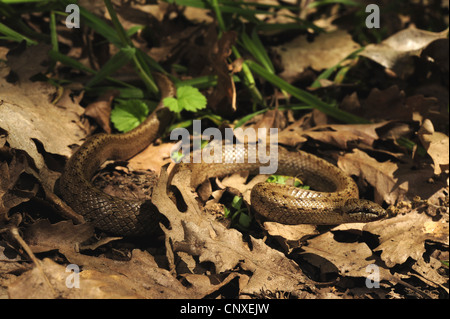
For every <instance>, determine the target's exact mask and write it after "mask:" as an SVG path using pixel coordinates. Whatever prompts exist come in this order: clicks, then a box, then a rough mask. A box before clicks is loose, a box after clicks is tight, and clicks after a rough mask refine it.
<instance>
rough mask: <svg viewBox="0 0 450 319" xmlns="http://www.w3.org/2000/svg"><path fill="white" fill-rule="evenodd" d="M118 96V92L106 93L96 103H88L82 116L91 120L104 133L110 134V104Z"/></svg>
mask: <svg viewBox="0 0 450 319" xmlns="http://www.w3.org/2000/svg"><path fill="white" fill-rule="evenodd" d="M118 95H119V91H117V90H113V91H109V92H106V93H105V94H103V95H102V96H100V97H99V98H98V99H97V101H95V102H92V103H90V104H89V105H88V106H87V107H86V109H85V112H84V114H86V115H87V116H89V117H91V118H93V119H94V120H95V121H96V122H97V123H98V125H100V127H101V128H102V129H103V130H104V131H105V132H106V133H111V126H110V124H109V122H110V121H109V118H110V115H111V103H112V101H113V99H114V98H115V97H116V96H118Z"/></svg>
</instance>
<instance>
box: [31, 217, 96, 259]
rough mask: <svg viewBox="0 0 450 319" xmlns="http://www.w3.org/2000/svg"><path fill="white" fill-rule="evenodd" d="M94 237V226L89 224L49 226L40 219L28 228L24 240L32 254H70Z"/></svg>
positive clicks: (70, 222)
mask: <svg viewBox="0 0 450 319" xmlns="http://www.w3.org/2000/svg"><path fill="white" fill-rule="evenodd" d="M92 236H94V226H92V225H91V224H89V223H86V224H81V225H74V224H73V223H72V221H62V222H59V223H56V224H50V222H49V221H48V220H45V219H41V220H39V221H37V222H35V223H34V224H33V225H31V226H30V227H28V228H27V229H26V230H25V232H24V239H25V241H26V242H27V244H28V245H29V246H30V248H31V250H32V251H33V252H34V253H40V252H46V251H50V250H55V249H56V250H59V252H60V253H62V254H65V252H68V253H71V252H74V251H75V248H76V246H79V245H80V244H81V243H82V242H84V241H86V240H88V239H89V238H91V237H92Z"/></svg>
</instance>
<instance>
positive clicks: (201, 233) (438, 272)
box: [0, 4, 449, 298]
mask: <svg viewBox="0 0 450 319" xmlns="http://www.w3.org/2000/svg"><path fill="white" fill-rule="evenodd" d="M134 5H135V4H133V6H134ZM100 10H101V9H100ZM138 10H142V12H152V14H153V16H155V17H159V20H160V21H162V17H163V16H164V15H165V14H166V13H167V11H165V10H168V8H167V7H164V6H147V5H142V6H138ZM126 13H127V11H125V10H124V12H123V17H122V14H121V19H122V20H123V21H124V22H127V21H128V19H130V21H131V20H133V17H132V15H128V16H127V15H126ZM186 14H187V13H186ZM193 14H194V13H193ZM196 14H198V16H197V15H196ZM203 14H204V11H202V10H199V11H198V12H196V13H195V14H194V15H193V16H190V17H188V15H187V17H188V19H192V21H211V20H208V16H203ZM134 18H136V19H137V18H138V17H134ZM206 23H208V22H206ZM327 23H328V22H327ZM130 25H133V23H131V24H130ZM337 32H338V34H340V36H339V37H333V38H332V39H334V40H336V41H337V42H338V43H337V44H339V45H345V48H346V49H345V50H344V49H342V48H341V47H336V48H337V51H340V53H341V54H340V55H339V56H337V55H335V54H334V55H333V58H335V59H336V60H332V61H331V60H330V59H328V58H327V59H323V58H322V59H314V60H312V61H309V60H305V59H300V60H301V62H302V63H303V64H301V65H299V66H296V67H295V68H294V67H292V68H289V67H288V68H286V66H289V65H291V64H290V62H288V61H289V60H286V58H288V56H283V58H282V63H283V64H284V67H285V68H286V69H287V71H289V72H291V73H290V74H289V76H287V77H286V78H289V79H291V80H294V79H298V75H303V74H307V73H308V72H309V71H308V68H309V69H313V70H317V71H320V70H323V69H327V68H329V67H332V66H333V65H335V64H337V63H338V62H340V61H341V60H342V59H343V58H344V57H345V56H347V55H348V54H349V53H351V52H352V51H354V50H355V49H356V48H357V46H356V43H355V42H353V41H352V40H351V37H349V35H348V33H347V32H342V31H337ZM198 34H201V32H200V33H199V29H195V28H192V27H189V28H188V29H186V30H185V31H184V32H181V33H176V36H175V37H174V38H173V39H172V40H171V41H167V42H165V45H162V46H159V47H157V46H155V47H154V48H152V49H151V50H150V55H152V56H153V57H156V58H157V60H158V61H161V60H164V59H165V58H167V57H173V56H175V55H176V54H180V56H182V55H183V54H185V55H187V54H189V52H190V51H188V50H187V51H185V52H182V53H180V52H179V51H178V52H177V50H178V48H177V44H178V43H179V42H180V41H181V42H182V41H186V39H188V37H190V36H192V35H198ZM442 37H443V33H430V32H424V31H421V30H417V29H413V28H410V29H406V30H405V31H403V32H402V31H400V32H398V33H397V34H394V35H393V36H391V38H389V39H387V40H385V41H383V42H382V43H381V44H379V45H372V46H366V49H365V50H364V51H363V52H362V53H360V55H361V56H366V57H368V58H370V59H372V60H373V61H375V62H376V63H379V64H380V65H382V66H383V67H384V68H387V69H386V70H388V69H392V70H393V72H394V76H398V77H400V78H401V79H404V78H408V76H410V74H411V72H414V71H416V72H417V70H415V69H414V66H413V69H411V64H405V63H404V61H410V57H414V58H418V59H421V58H424V57H427V58H428V57H436V59H435V60H433V61H435V62H434V63H437V64H439V66H440V67H441V68H442V69H443V70H444V72H445V62H443V61H444V60H442V59H439V58H438V57H437V56H436V54H434V55H433V52H432V50H431V49H430V48H431V46H432V45H436V44H434V43H436V41H442ZM325 38H326V36H325V37H317V38H316V40H317V41H315V42H314V41H313V42H312V43H313V45H315V46H316V50H319V51H317V55H318V56H319V57H321V56H327V55H326V53H327V52H326V51H327V50H326V48H327V46H329V45H330V43H329V41H328V40H327V41H325V40H324V39H325ZM412 39H414V41H416V42H417V43H416V44H417V45H415V46H414V47H411V48H405V47H402V46H398V45H397V44H396V45H392V42H393V41H400V44H402V42H401V41H405V40H408V41H409V40H411V41H413V40H412ZM299 41H300V43H305V44H306V42H308V41H306V42H305V38H303V39H294V40H293V41H292V42H291V43H287V44H286V45H283V47H284V48H285V47H297V48H299V47H303V45H302V46H299V44H298V42H299ZM302 41H303V42H302ZM424 41H425V42H424ZM447 41H448V39H447ZM396 43H397V42H396ZM439 43H440V44H439V45H440V46H442V43H441V42H439ZM190 45H191V50H193V48H195V49H198V46H197V44H190ZM210 46H211V45H210V44H208V45H206V47H207V48H205V50H211V48H210ZM228 48H229V43H228V44H227V45H225V47H224V48H223V50H222V51H219V52H218V53H217V56H218V57H222V56H225V53H226V50H227V49H228ZM279 48H280V47H278V49H277V48H274V50H275V51H277V50H278V53H280V54H282V53H283V52H285V51H283V50H281V49H279ZM47 49H48V48H42V47H37V48H35V49H34V50H37V51H38V52H41V53H42V50H47ZM294 51H295V50H288V51H286V52H289V54H292V53H293V52H294ZM303 51H304V54H305V56H309V55H310V54H311V52H310V51H309V50H308V49H306V48H303ZM303 51H301V52H303ZM335 51H336V50H335ZM335 51H333V52H335ZM191 52H192V51H191ZM301 52H300V53H298V52H297V53H296V55H295V56H297V57H298V54H303V53H301ZM333 52H330V53H333ZM374 52H375V53H376V54H375V53H374ZM16 54H17V53H16ZM70 54H71V55H73V56H77V52H76V50H73V51H72V52H71V53H70ZM27 55H28V56H29V55H33V52H31V51H30V52H27V51H25V53H24V55H23V60H22V61H26V62H20V61H21V60H17V59H16V62H15V64H14V63H12V64H11V65H10V66H11V68H13V69H14V68H15V65H16V66H20V67H16V70H17V75H18V76H19V77H20V79H21V82H20V85H17V84H15V85H12V84H10V83H8V82H6V81H5V77H6V75H7V74H8V72H9V69H8V68H5V67H4V65H2V69H1V73H0V74H1V77H0V81H1V82H0V94H1V99H2V103H1V105H0V111H1V116H0V159H1V161H0V174H1V175H0V181H1V182H0V231H1V232H0V234H5V233H7V230H8V229H12V228H14V227H17V226H20V228H21V229H22V230H23V238H24V239H25V240H26V244H27V245H28V247H29V249H31V252H32V253H33V254H35V255H36V256H37V257H38V259H39V262H38V263H39V267H37V265H36V264H34V263H30V262H29V258H28V257H27V254H26V253H25V250H24V249H25V248H24V247H23V246H21V245H19V244H18V243H17V242H14V241H11V240H8V239H5V238H6V237H2V238H3V239H2V240H1V241H0V288H1V289H0V296H1V295H7V296H8V297H10V298H205V297H206V298H216V297H219V296H227V293H226V291H227V290H230V289H231V288H232V287H237V291H238V293H237V294H235V295H233V297H241V298H245V297H269V296H270V295H271V294H272V293H281V294H287V295H288V296H290V297H292V298H336V297H338V298H349V297H353V298H359V297H364V298H371V297H378V298H395V297H396V298H398V297H403V298H404V297H405V296H415V297H417V296H420V297H431V298H438V297H439V295H441V294H446V295H447V296H448V268H447V273H446V272H445V268H444V267H443V266H442V265H443V264H442V263H441V261H442V260H448V232H449V231H448V165H449V164H448V147H449V146H448V116H442V114H448V113H446V110H445V107H447V105H446V104H445V101H446V100H445V95H444V98H442V97H441V96H440V97H438V96H436V97H434V96H433V95H431V96H430V94H428V95H426V94H425V95H424V94H420V90H417V92H419V93H418V94H416V93H415V92H411V91H407V90H405V89H404V87H402V86H401V83H400V84H399V82H395V81H394V82H393V83H394V84H393V85H391V86H388V85H386V86H384V87H382V88H376V87H374V88H370V90H368V92H366V94H365V95H364V94H359V92H358V94H355V93H354V92H353V93H350V94H349V95H348V96H347V98H346V99H344V101H346V103H345V105H344V104H342V106H343V107H344V108H350V109H352V112H353V111H354V112H355V113H356V114H361V115H363V116H364V117H366V118H369V119H377V120H379V121H378V123H376V124H364V125H344V124H336V123H334V122H333V121H331V120H330V119H328V118H327V117H326V116H324V115H323V114H320V112H317V111H313V112H311V113H306V114H304V115H303V116H302V117H301V118H300V119H299V120H296V116H294V115H293V113H289V112H284V113H283V112H280V111H276V112H277V113H274V112H267V113H265V114H264V115H260V116H258V117H255V118H254V119H251V120H250V121H249V122H248V123H247V126H250V125H252V123H253V125H254V127H261V126H262V127H272V126H275V127H278V128H279V130H280V134H279V141H280V142H281V143H283V144H284V145H288V146H291V147H293V148H295V147H302V148H304V149H307V150H309V151H313V152H315V153H316V154H318V155H320V156H321V157H324V158H326V159H328V160H330V161H332V162H334V163H336V164H337V165H338V166H339V167H340V168H341V169H343V170H344V171H345V172H346V173H347V174H349V175H352V176H354V177H355V178H356V180H357V182H358V186H359V188H360V190H361V191H362V193H363V194H364V197H366V198H372V199H373V200H375V201H376V202H378V203H380V204H383V205H384V206H385V207H387V206H390V207H389V209H390V211H391V213H392V215H393V216H392V217H391V218H389V219H386V220H381V221H376V222H372V223H368V224H366V225H361V224H349V225H340V226H337V227H316V226H311V225H298V226H288V225H280V224H277V223H271V222H266V221H260V220H258V219H256V220H255V223H256V224H257V226H256V227H259V228H260V230H259V231H258V232H255V231H254V230H251V231H250V232H249V233H244V234H243V233H242V232H240V231H238V230H236V229H232V228H229V227H228V224H227V223H226V222H224V221H223V218H217V217H216V216H217V215H220V214H222V211H221V210H222V207H223V206H221V205H218V206H214V205H215V204H217V203H219V202H224V201H226V199H227V191H228V190H230V189H231V190H232V194H233V195H234V194H235V193H240V194H242V195H243V198H244V201H245V202H246V203H247V204H250V202H249V196H248V194H249V190H250V189H251V187H252V185H253V184H254V183H256V182H257V181H259V180H261V179H263V178H264V177H258V176H257V177H255V178H254V179H253V180H250V181H249V178H248V177H247V176H246V175H245V174H238V175H235V176H231V177H228V178H225V179H223V180H217V181H216V184H217V185H218V186H219V190H215V187H213V186H208V187H205V188H204V189H203V191H202V192H203V194H201V195H200V198H202V199H203V200H204V201H206V202H207V203H209V206H208V207H210V208H211V207H215V209H216V210H217V211H216V214H214V215H213V214H210V213H208V214H207V210H206V208H203V209H202V207H201V206H202V205H200V206H199V202H198V199H197V195H196V193H193V191H192V190H191V189H190V187H189V185H186V181H187V180H189V176H185V175H183V176H178V177H177V176H175V178H174V180H172V181H171V182H172V187H176V188H177V189H178V191H179V194H178V195H179V196H178V197H181V198H182V199H183V201H184V203H185V206H186V207H185V209H184V210H182V209H180V207H178V206H177V205H175V204H174V203H173V201H172V199H171V198H169V197H168V195H167V193H166V188H167V186H168V183H169V182H170V180H169V179H168V175H167V173H166V171H165V169H164V168H163V169H162V171H161V177H160V178H159V180H158V181H157V184H156V186H154V190H153V197H152V198H153V199H152V200H153V202H154V204H155V205H156V206H158V208H159V210H160V212H161V213H162V214H163V215H165V216H166V217H167V219H168V220H169V222H170V227H169V226H168V227H165V226H162V229H163V235H161V236H159V237H157V238H155V243H153V244H148V245H146V247H145V249H143V248H142V246H141V245H136V244H134V243H133V242H131V243H130V242H128V241H127V240H126V239H121V238H115V237H108V236H106V237H104V236H105V235H104V234H102V236H103V237H101V238H100V239H99V238H98V237H97V235H96V233H95V231H94V229H93V228H92V226H91V225H89V224H80V225H75V224H73V223H72V222H71V221H58V220H59V219H57V218H56V219H55V218H54V216H48V215H46V214H45V213H44V214H42V213H41V215H40V216H38V217H37V218H36V219H35V216H34V215H33V214H32V211H33V210H34V208H31V212H28V213H26V214H23V216H24V218H23V219H22V220H21V219H20V218H19V219H17V218H16V217H17V216H18V214H17V212H18V211H22V210H23V209H26V206H23V203H26V202H28V201H33V203H35V202H34V201H35V200H37V199H39V198H41V201H40V202H39V203H40V204H42V194H40V192H39V187H40V186H42V185H43V187H44V188H47V190H48V189H49V188H50V187H52V186H53V184H54V182H55V180H56V178H57V176H58V174H59V173H58V171H60V169H59V168H58V167H57V165H56V166H55V163H58V162H61V159H62V158H67V157H68V156H70V154H71V149H72V148H73V146H74V145H80V144H81V143H82V141H83V139H84V138H85V136H86V135H87V134H88V133H90V129H89V128H88V126H87V125H86V123H85V122H84V123H82V122H80V116H82V114H84V110H83V108H82V107H80V105H79V102H80V100H77V98H75V99H74V98H73V95H72V94H71V93H70V91H69V90H65V91H64V94H63V97H62V98H61V99H60V100H59V102H58V103H56V104H54V103H51V101H52V97H53V96H54V95H55V94H57V92H55V90H54V88H53V87H51V86H48V85H43V84H42V83H39V82H30V81H28V78H29V77H30V76H31V75H33V74H34V73H38V72H42V71H43V68H42V66H39V67H38V66H37V65H34V64H33V63H32V62H29V59H26V56H27ZM191 55H192V54H191ZM39 56H41V57H42V58H45V55H42V54H40V55H39ZM193 56H194V55H193ZM447 57H448V49H447ZM217 59H219V58H217ZM12 60H13V59H12ZM300 60H299V61H300ZM85 62H86V61H85V60H84V61H83V63H85ZM325 62H327V63H328V64H326V63H325ZM24 63H25V65H23V64H24ZM221 63H222V62H221ZM447 63H448V62H447ZM225 66H226V67H229V66H228V65H225V64H224V65H219V66H218V67H217V68H220V70H222V69H223V70H222V71H224V70H225V69H226V68H225ZM282 66H283V65H282ZM198 69H200V68H198V67H197V70H198ZM220 70H219V71H220ZM446 70H447V71H446V72H447V73H448V64H447V69H446ZM216 71H217V70H216ZM219 71H217V72H219ZM222 71H221V72H222ZM222 73H224V72H222ZM225 73H226V72H225ZM387 73H388V74H390V76H392V73H389V72H387ZM222 76H223V77H222V81H223V83H224V84H223V86H224V87H225V89H224V90H225V92H216V94H219V95H220V97H221V99H223V98H225V100H232V101H234V100H235V98H236V96H235V94H236V92H235V90H236V88H235V87H234V85H235V83H234V82H233V81H232V80H231V77H230V76H224V74H222ZM436 87H437V86H435V87H434V88H435V89H436ZM419 89H421V90H422V91H424V90H425V89H429V87H422V88H419ZM447 91H448V90H447ZM428 92H430V91H428ZM447 97H448V95H447ZM79 98H80V99H81V98H82V96H80V97H79ZM215 99H216V100H217V102H215V104H216V103H217V105H219V103H220V101H219V100H221V99H217V98H215ZM36 101H39V105H37V103H36ZM443 101H444V103H442V102H443ZM43 103H45V108H41V106H42V105H43ZM109 103H110V100H109V99H108V98H107V102H106V103H103V104H104V105H97V106H95V105H94V106H93V109H94V115H93V117H94V118H98V119H97V121H98V122H99V123H101V124H100V126H102V127H103V128H104V129H105V130H108V124H107V123H108V121H106V120H105V119H106V118H107V116H105V110H106V112H109V110H108V109H109ZM446 103H448V102H446ZM38 106H39V107H38ZM443 106H444V109H443ZM217 107H218V106H216V108H217ZM239 107H240V105H239V104H236V105H235V104H234V102H233V104H232V106H231V109H232V110H233V111H235V110H236V108H237V109H239ZM274 114H276V115H274ZM19 115H20V116H21V118H20V120H18V116H19ZM91 115H92V113H91ZM25 123H26V125H25ZM55 136H57V138H54V137H55ZM402 137H406V138H411V139H414V138H415V137H417V139H418V142H419V144H418V145H416V147H418V146H421V147H423V148H424V150H425V156H422V157H418V155H417V154H414V153H413V154H410V153H408V152H405V150H404V149H403V148H402V146H401V145H399V142H398V141H399V139H400V138H402ZM170 148H171V144H166V143H162V144H161V145H160V146H157V147H156V148H155V147H154V146H150V147H149V148H148V149H147V150H146V151H144V152H143V153H142V154H140V156H142V157H141V158H140V159H139V160H138V161H137V162H136V160H135V164H134V165H137V166H133V164H132V165H130V167H133V168H136V167H137V169H139V170H145V169H149V168H151V169H154V168H155V167H160V166H162V165H163V164H164V163H166V162H167V158H168V150H169V149H170ZM155 153H156V154H158V156H155ZM413 155H415V156H413ZM148 158H152V159H154V161H153V163H150V161H149V160H148ZM131 163H133V162H132V161H131ZM59 165H61V164H59ZM157 170H158V168H157V169H156V171H157ZM188 173H189V172H186V174H188ZM25 181H28V184H27V183H25ZM24 186H25V187H24ZM44 202H45V200H44ZM207 205H208V204H207ZM31 207H33V206H31ZM205 207H206V206H205ZM28 210H30V207H28ZM49 210H51V208H49V206H48V205H47V206H45V205H44V211H45V212H46V213H48V211H49ZM395 214H396V216H395ZM19 215H20V214H19ZM47 218H49V219H50V220H52V222H49V221H48V220H47ZM3 225H5V226H3ZM14 225H15V226H14ZM68 264H76V265H77V266H79V267H80V270H81V271H80V280H81V282H82V286H81V289H69V288H67V282H66V280H67V278H68V273H67V271H66V266H67V265H68ZM372 265H376V266H377V267H378V268H377V269H378V270H379V275H380V278H379V279H380V280H381V288H382V289H381V290H373V289H369V288H367V287H365V286H364V285H361V286H360V287H359V288H355V285H357V284H358V282H359V281H358V280H360V279H361V278H363V279H366V278H367V277H368V275H369V274H370V269H372V268H370V267H371V266H372ZM443 269H444V270H443ZM330 278H331V279H330ZM325 284H326V285H325ZM324 285H325V286H324ZM364 287H365V288H364ZM430 287H432V288H434V290H432V293H425V292H424V291H426V290H427V289H430ZM358 289H360V290H358ZM336 291H338V293H336ZM344 291H345V292H344ZM428 291H429V290H428ZM399 293H400V294H401V296H400V295H399Z"/></svg>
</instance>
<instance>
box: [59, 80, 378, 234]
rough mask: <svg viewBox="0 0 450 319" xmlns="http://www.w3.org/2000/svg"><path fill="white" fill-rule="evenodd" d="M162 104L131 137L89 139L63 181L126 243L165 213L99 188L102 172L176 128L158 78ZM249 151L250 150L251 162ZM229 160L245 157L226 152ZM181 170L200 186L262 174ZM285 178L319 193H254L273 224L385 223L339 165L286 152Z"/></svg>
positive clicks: (210, 167)
mask: <svg viewBox="0 0 450 319" xmlns="http://www.w3.org/2000/svg"><path fill="white" fill-rule="evenodd" d="M155 80H156V82H157V85H158V87H159V88H160V92H161V100H160V102H159V104H158V106H157V107H156V109H155V110H154V111H153V112H152V113H151V114H150V115H149V117H148V118H147V119H146V120H145V121H144V122H143V123H142V124H141V125H139V126H138V127H137V128H135V129H134V130H132V131H130V132H128V133H124V134H96V135H93V136H91V137H90V138H88V139H87V140H86V141H85V142H84V143H83V144H82V145H81V146H80V148H79V149H78V150H77V151H76V152H75V153H74V154H73V155H72V156H71V158H70V159H69V161H68V162H67V164H66V166H65V168H64V171H63V174H62V176H61V178H60V182H59V193H60V196H61V197H62V198H63V200H64V201H66V203H67V204H68V205H69V206H70V207H72V209H73V210H74V211H75V212H77V213H79V214H81V215H83V217H84V218H85V219H86V220H88V221H90V222H92V223H93V224H94V225H95V226H96V227H97V228H99V229H101V230H104V231H107V232H111V233H114V234H117V235H122V236H140V235H145V234H151V233H154V232H156V230H157V229H158V228H159V222H160V221H161V218H162V217H161V214H159V212H158V211H157V210H156V208H155V207H154V206H153V205H152V203H151V201H149V200H147V201H142V200H129V199H121V198H118V197H114V196H110V195H108V194H106V193H104V192H102V191H101V190H99V189H98V188H96V187H95V186H93V184H92V183H91V179H92V177H93V175H94V174H95V172H96V170H97V169H98V168H99V167H100V165H101V164H102V163H103V162H105V161H106V160H107V159H112V160H125V159H129V158H131V157H132V156H134V155H135V154H137V153H138V152H140V151H142V150H143V149H144V148H145V147H146V146H147V145H149V144H150V143H151V142H152V141H153V140H154V139H156V137H157V136H158V135H159V134H160V133H161V130H162V129H163V128H164V127H165V126H166V125H167V124H168V123H169V121H170V112H169V111H168V109H167V108H165V107H164V105H163V102H162V101H163V99H164V98H165V97H169V96H173V95H174V94H175V89H174V86H173V84H172V82H171V81H170V80H169V79H168V78H167V77H166V76H164V75H162V74H155ZM246 151H247V149H245V150H244V154H240V155H239V156H244V158H246V156H247V155H246V153H245V152H246ZM223 156H224V158H225V157H234V158H236V156H238V155H237V154H233V153H229V154H227V153H226V152H225V153H224V155H223ZM227 162H229V161H225V162H224V163H222V164H214V163H212V164H207V163H197V164H194V163H193V164H178V166H176V167H175V169H177V170H178V169H186V168H187V169H190V170H191V171H192V176H193V177H192V181H191V185H192V186H194V187H195V186H198V185H199V184H200V183H202V182H203V181H205V180H206V179H207V178H209V177H215V176H224V175H227V174H230V173H233V172H236V171H238V170H248V171H250V173H255V174H256V173H257V172H258V169H259V167H260V164H259V163H258V162H256V163H227ZM277 173H278V174H283V175H291V176H299V177H300V178H301V179H302V180H304V181H305V182H306V183H307V184H308V185H310V186H311V187H312V188H313V189H317V190H320V191H311V190H304V189H300V188H297V187H290V186H286V185H280V184H273V183H259V184H257V185H255V186H254V187H253V189H252V191H251V205H252V208H253V209H254V210H255V211H256V212H257V213H258V214H260V215H262V216H264V217H265V218H267V219H268V220H272V221H277V222H280V223H284V224H302V223H304V224H329V225H333V224H341V223H348V222H369V221H373V220H377V219H380V218H383V217H385V215H386V212H385V210H384V209H383V208H382V207H381V206H379V205H378V204H375V203H373V202H371V201H368V200H364V199H358V188H357V186H356V184H355V182H354V181H353V179H352V178H351V177H349V176H347V175H345V174H344V172H342V171H341V170H340V169H338V168H337V167H336V166H334V165H332V164H331V163H329V162H327V161H325V160H323V159H321V158H318V157H316V156H314V155H312V154H309V153H305V152H302V151H297V152H289V151H287V150H285V149H283V148H281V147H280V148H279V151H278V171H277Z"/></svg>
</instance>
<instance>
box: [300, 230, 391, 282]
mask: <svg viewBox="0 0 450 319" xmlns="http://www.w3.org/2000/svg"><path fill="white" fill-rule="evenodd" d="M302 249H304V250H305V252H306V254H305V255H304V258H306V259H307V260H308V261H309V262H311V263H312V264H314V265H316V266H317V267H319V268H321V270H322V273H326V272H335V271H338V272H339V273H340V274H341V275H343V276H351V277H367V276H368V275H369V274H370V273H371V271H370V268H368V266H369V265H372V264H377V260H376V258H375V256H374V255H373V252H372V250H371V249H370V248H369V247H368V246H367V245H366V243H359V242H354V243H345V242H338V241H336V239H335V238H334V234H333V233H332V232H326V233H325V234H323V235H320V236H318V237H315V238H313V239H310V240H308V244H307V246H302ZM310 254H313V255H317V256H320V257H322V258H325V259H326V260H328V261H329V262H331V263H332V264H333V265H334V267H336V268H334V269H333V267H330V266H328V265H327V264H326V263H324V262H323V260H321V259H320V258H316V257H315V256H311V255H310ZM378 267H379V269H380V278H381V279H389V278H391V275H390V273H389V271H387V270H386V269H385V268H383V267H381V266H378Z"/></svg>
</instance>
